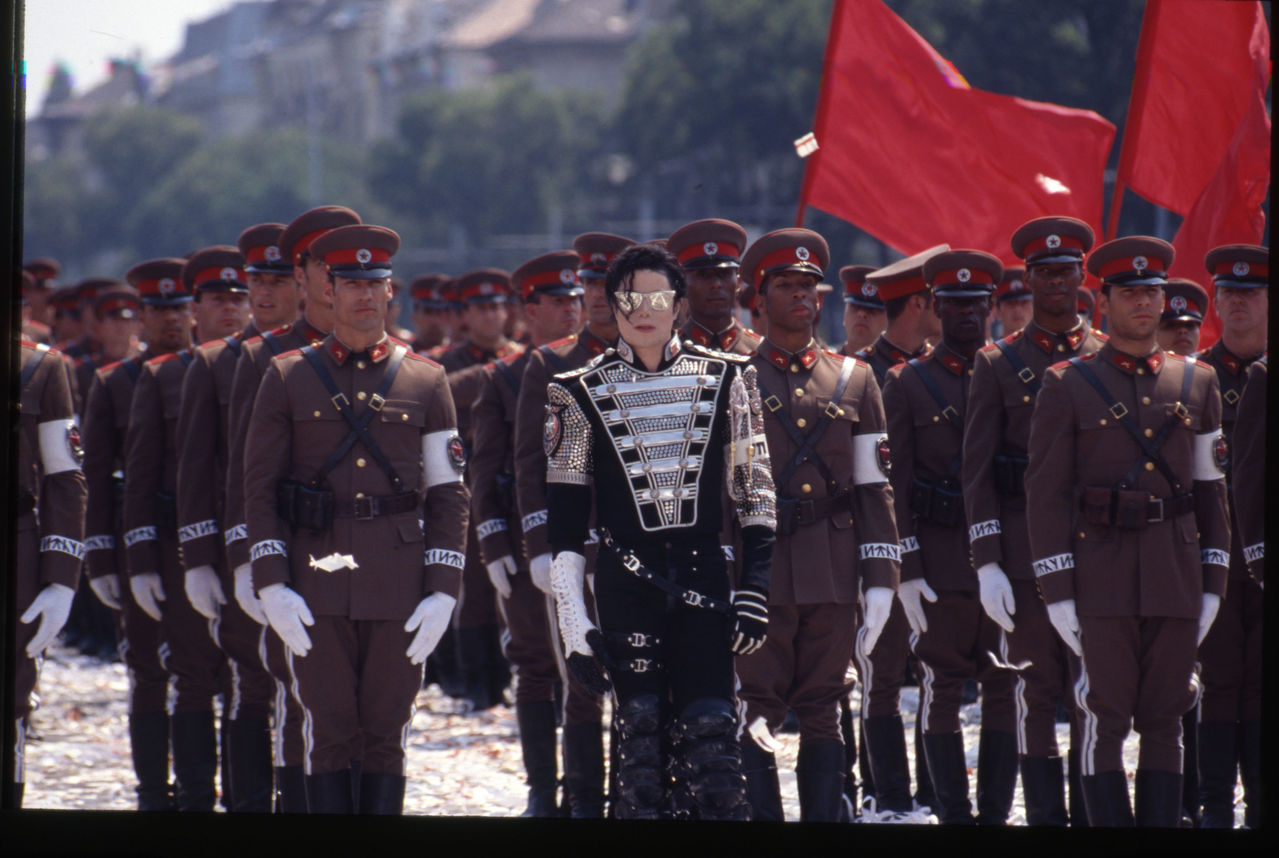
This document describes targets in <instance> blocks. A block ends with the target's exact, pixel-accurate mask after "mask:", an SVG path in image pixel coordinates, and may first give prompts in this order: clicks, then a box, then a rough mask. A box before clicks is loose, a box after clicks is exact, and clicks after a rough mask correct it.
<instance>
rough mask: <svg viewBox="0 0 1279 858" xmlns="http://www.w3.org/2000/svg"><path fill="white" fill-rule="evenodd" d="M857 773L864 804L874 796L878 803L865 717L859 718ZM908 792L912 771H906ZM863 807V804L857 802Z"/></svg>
mask: <svg viewBox="0 0 1279 858" xmlns="http://www.w3.org/2000/svg"><path fill="white" fill-rule="evenodd" d="M857 739H858V741H857V773H858V774H859V775H860V776H861V780H862V799H861V803H862V804H864V803H865V802H866V799H868V798H873V799H875V800H876V802H877V803H878V801H879V798H878V793H877V792H876V791H875V773H874V771H873V770H872V767H871V764H870V749H869V748H867V747H866V742H867V741H868V740H867V739H866V719H865V718H864V717H862V718H858V719H857ZM905 749H906V745H905V741H904V740H903V743H902V750H903V751H904V750H905ZM906 793H907V794H908V795H909V793H910V772H909V771H907V772H906ZM857 806H858V807H861V804H857Z"/></svg>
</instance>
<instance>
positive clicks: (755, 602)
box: [731, 590, 768, 655]
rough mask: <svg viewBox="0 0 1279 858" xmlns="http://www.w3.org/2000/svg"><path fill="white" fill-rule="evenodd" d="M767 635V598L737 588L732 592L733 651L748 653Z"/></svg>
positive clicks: (757, 646)
mask: <svg viewBox="0 0 1279 858" xmlns="http://www.w3.org/2000/svg"><path fill="white" fill-rule="evenodd" d="M767 636H768V599H767V598H766V597H765V596H763V595H762V594H760V593H757V592H755V591H754V590H738V591H737V592H736V593H734V594H733V632H732V637H731V641H732V644H731V648H732V650H733V653H734V654H735V655H750V654H751V653H753V652H754V651H755V650H757V649H759V648H760V647H761V646H763V645H764V638H766V637H767Z"/></svg>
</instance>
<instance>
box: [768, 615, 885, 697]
mask: <svg viewBox="0 0 1279 858" xmlns="http://www.w3.org/2000/svg"><path fill="white" fill-rule="evenodd" d="M770 634H771V632H770ZM854 656H855V657H856V663H857V678H858V680H860V681H861V684H862V718H863V719H865V718H878V717H881V716H885V715H888V716H891V715H897V714H899V711H898V707H899V704H900V702H901V693H902V684H903V683H904V682H905V680H906V660H907V659H908V658H909V657H910V624H909V623H907V622H906V613H905V611H904V610H903V609H902V603H901V602H900V601H898V600H897V599H893V607H892V610H891V611H890V612H889V614H888V622H886V623H885V624H884V630H883V631H882V632H880V635H879V640H878V641H876V642H875V648H874V649H873V650H871V651H870V652H869V653H867V652H866V651H865V635H864V634H862V630H861V629H860V628H859V629H858V632H857V647H856V651H855V652H854Z"/></svg>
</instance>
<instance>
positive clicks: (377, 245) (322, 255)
mask: <svg viewBox="0 0 1279 858" xmlns="http://www.w3.org/2000/svg"><path fill="white" fill-rule="evenodd" d="M399 249H400V237H399V235H397V234H396V233H395V231H394V230H390V229H387V228H386V227H384V226H371V225H369V224H365V223H358V224H351V225H349V226H339V227H337V228H336V229H332V230H329V231H328V232H326V233H324V234H323V235H321V236H320V237H319V238H317V239H315V241H313V242H312V243H311V255H312V256H314V257H316V258H318V259H320V260H322V261H323V262H324V265H325V266H326V267H327V268H328V270H329V273H330V274H332V275H333V276H334V277H349V278H350V279H352V280H381V279H382V278H389V277H390V276H391V257H392V256H394V255H395V251H397V250H399Z"/></svg>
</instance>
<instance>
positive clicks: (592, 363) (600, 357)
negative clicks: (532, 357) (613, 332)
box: [552, 349, 617, 380]
mask: <svg viewBox="0 0 1279 858" xmlns="http://www.w3.org/2000/svg"><path fill="white" fill-rule="evenodd" d="M615 354H617V350H616V349H605V350H604V351H602V352H600V353H599V354H597V355H596V356H595V357H593V358H591V359H590V360H588V361H587V362H586V363H584V364H583V365H582V366H579V367H578V368H577V369H570V370H568V371H567V372H557V373H555V374H554V375H553V376H552V377H553V378H562V379H565V380H567V379H570V378H577V377H578V376H579V375H583V374H585V373H586V372H587V371H589V370H592V369H595V367H597V366H599V365H600V364H602V363H603V362H604V361H605V359H607V358H611V357H612V356H613V355H615Z"/></svg>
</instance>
